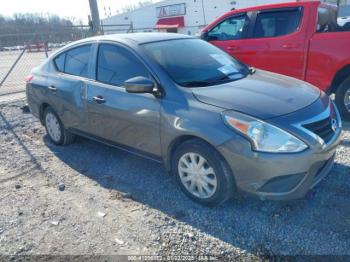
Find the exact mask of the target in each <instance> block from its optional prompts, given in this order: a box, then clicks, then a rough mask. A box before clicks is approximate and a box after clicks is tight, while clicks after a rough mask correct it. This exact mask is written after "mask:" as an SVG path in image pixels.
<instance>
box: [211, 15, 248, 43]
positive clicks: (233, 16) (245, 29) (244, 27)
mask: <svg viewBox="0 0 350 262" xmlns="http://www.w3.org/2000/svg"><path fill="white" fill-rule="evenodd" d="M250 13H251V12H241V13H237V14H233V15H229V16H226V17H225V18H223V19H222V20H220V21H218V22H217V23H216V24H215V25H213V26H212V27H211V28H210V29H209V31H208V34H210V32H211V31H213V29H215V28H216V27H217V26H218V25H220V24H222V23H224V22H225V21H227V20H228V19H232V18H239V17H245V18H246V21H245V23H244V26H243V33H242V37H241V38H240V39H236V40H241V39H246V37H247V32H248V30H247V29H249V25H250V23H251V22H252V21H251V16H250ZM219 41H234V40H230V39H227V40H219Z"/></svg>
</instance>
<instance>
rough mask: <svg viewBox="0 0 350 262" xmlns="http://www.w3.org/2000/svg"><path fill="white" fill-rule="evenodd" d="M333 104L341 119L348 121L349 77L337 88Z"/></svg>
mask: <svg viewBox="0 0 350 262" xmlns="http://www.w3.org/2000/svg"><path fill="white" fill-rule="evenodd" d="M335 102H336V104H337V107H338V109H339V111H340V114H341V115H342V118H343V119H346V120H348V121H350V77H348V78H347V79H345V80H344V81H343V83H341V85H340V86H339V87H338V89H337V92H336V94H335Z"/></svg>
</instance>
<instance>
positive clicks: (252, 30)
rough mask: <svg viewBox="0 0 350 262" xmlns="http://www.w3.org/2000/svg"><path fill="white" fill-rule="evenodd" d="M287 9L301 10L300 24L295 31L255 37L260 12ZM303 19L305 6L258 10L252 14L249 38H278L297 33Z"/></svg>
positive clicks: (274, 11)
mask: <svg viewBox="0 0 350 262" xmlns="http://www.w3.org/2000/svg"><path fill="white" fill-rule="evenodd" d="M285 11H298V12H299V21H298V26H297V27H296V30H295V31H293V32H291V33H289V34H286V35H279V36H265V37H255V36H254V30H255V26H256V23H257V20H258V16H259V14H266V13H276V12H285ZM303 19H304V7H303V6H296V7H283V8H274V9H263V10H257V11H255V12H254V14H253V15H252V20H251V22H250V26H249V29H248V31H249V32H248V37H247V39H264V38H278V37H284V36H289V35H292V34H295V33H297V32H299V31H300V29H301V25H302V22H303Z"/></svg>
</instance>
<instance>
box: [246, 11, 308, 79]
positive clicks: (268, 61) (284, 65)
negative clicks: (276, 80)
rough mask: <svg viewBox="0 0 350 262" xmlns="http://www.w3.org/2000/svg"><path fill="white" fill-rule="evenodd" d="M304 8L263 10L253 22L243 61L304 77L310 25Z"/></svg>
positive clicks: (270, 69) (262, 67) (292, 75)
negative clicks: (246, 56)
mask: <svg viewBox="0 0 350 262" xmlns="http://www.w3.org/2000/svg"><path fill="white" fill-rule="evenodd" d="M302 17H303V8H302V7H292V8H279V9H268V10H261V11H259V12H257V13H256V17H255V19H254V20H255V22H254V23H252V26H251V28H250V33H249V36H248V37H249V39H248V40H247V42H246V47H245V51H246V52H247V53H249V54H250V56H251V59H246V60H245V59H243V61H244V62H246V63H248V64H250V65H252V66H254V67H257V68H260V69H264V70H268V71H272V72H276V73H280V74H283V75H288V76H291V77H295V78H299V79H303V78H304V74H305V66H306V49H307V40H306V34H307V28H308V26H307V25H306V24H305V23H306V19H302Z"/></svg>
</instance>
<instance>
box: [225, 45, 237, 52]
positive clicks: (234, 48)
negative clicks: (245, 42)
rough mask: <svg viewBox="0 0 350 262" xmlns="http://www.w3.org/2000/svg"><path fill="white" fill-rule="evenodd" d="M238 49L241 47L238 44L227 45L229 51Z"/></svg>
mask: <svg viewBox="0 0 350 262" xmlns="http://www.w3.org/2000/svg"><path fill="white" fill-rule="evenodd" d="M238 49H239V46H237V45H232V46H229V47H227V50H229V51H234V50H238Z"/></svg>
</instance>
